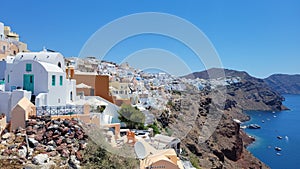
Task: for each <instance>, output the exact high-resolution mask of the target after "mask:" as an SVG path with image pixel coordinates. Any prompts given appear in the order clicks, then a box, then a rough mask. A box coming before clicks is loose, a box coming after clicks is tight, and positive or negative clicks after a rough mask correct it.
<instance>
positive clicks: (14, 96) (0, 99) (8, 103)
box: [0, 89, 31, 122]
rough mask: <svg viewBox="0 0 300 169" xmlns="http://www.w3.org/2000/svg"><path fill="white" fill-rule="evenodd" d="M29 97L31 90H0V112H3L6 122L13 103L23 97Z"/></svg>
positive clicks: (13, 105)
mask: <svg viewBox="0 0 300 169" xmlns="http://www.w3.org/2000/svg"><path fill="white" fill-rule="evenodd" d="M23 97H26V98H27V99H28V100H30V98H31V92H30V91H26V90H21V89H17V90H14V91H13V92H2V91H0V113H5V115H6V120H7V122H8V121H9V120H10V112H11V110H12V109H13V108H14V107H15V105H16V104H17V103H18V102H19V101H20V100H21V99H22V98H23Z"/></svg>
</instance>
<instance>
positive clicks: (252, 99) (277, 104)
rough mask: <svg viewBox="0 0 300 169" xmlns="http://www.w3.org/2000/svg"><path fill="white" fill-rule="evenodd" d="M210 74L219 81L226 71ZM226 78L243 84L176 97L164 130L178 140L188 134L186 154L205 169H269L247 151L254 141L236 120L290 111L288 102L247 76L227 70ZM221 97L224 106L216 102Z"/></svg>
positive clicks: (205, 75)
mask: <svg viewBox="0 0 300 169" xmlns="http://www.w3.org/2000/svg"><path fill="white" fill-rule="evenodd" d="M209 71H211V72H210V73H211V74H214V75H213V76H214V77H216V78H218V76H219V75H221V73H220V72H221V71H222V70H220V69H211V70H209ZM225 75H226V76H228V77H240V81H239V82H238V83H234V84H231V85H226V86H219V87H217V88H215V89H209V88H208V89H206V88H205V89H204V90H202V91H197V90H195V89H193V87H191V86H190V87H189V88H188V90H186V91H184V92H181V95H180V96H179V97H178V96H177V97H176V96H174V98H176V99H173V103H172V104H170V112H164V113H163V114H162V115H161V116H160V117H159V120H161V117H162V116H163V117H164V118H165V119H167V120H163V121H164V122H166V123H165V124H164V126H165V127H166V128H169V129H170V130H172V134H173V135H174V136H176V135H177V136H183V135H184V134H183V133H186V134H185V135H184V137H182V143H183V147H184V150H185V151H186V152H187V154H189V153H192V154H194V155H196V156H197V162H198V164H199V166H200V167H201V168H249V169H250V168H251V169H252V168H268V166H266V165H265V164H264V163H262V162H261V161H260V160H258V159H257V158H255V157H254V156H253V155H252V154H251V153H250V152H249V151H248V150H247V149H246V148H245V147H246V146H247V145H248V144H250V143H251V142H252V141H253V139H252V138H250V137H248V136H247V135H246V134H245V132H244V131H243V130H242V129H240V124H238V123H237V122H235V120H234V119H239V120H241V121H245V120H249V117H248V116H247V115H246V114H244V110H266V111H279V110H283V109H286V107H285V106H283V104H282V101H283V100H284V98H283V97H282V96H281V95H280V94H278V93H277V92H275V91H273V90H272V89H271V88H270V87H269V86H268V85H267V84H266V83H265V82H264V81H263V80H262V79H258V78H254V77H251V76H250V75H249V74H248V73H246V72H240V71H233V70H225ZM186 77H189V76H186ZM190 77H192V78H196V77H198V78H203V79H208V78H209V76H208V74H207V72H200V73H194V74H193V75H190ZM221 91H222V92H221ZM221 97H222V98H223V101H224V102H223V103H218V102H215V101H214V99H213V98H215V99H216V98H221ZM164 114H168V115H164ZM217 114H219V115H217ZM166 117H168V118H166ZM213 124H216V125H213ZM179 126H180V127H179ZM189 126H192V127H191V128H189ZM210 132H211V133H212V134H211V135H209V133H210ZM206 136H209V137H207V138H206ZM203 138H205V139H203Z"/></svg>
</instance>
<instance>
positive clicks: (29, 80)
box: [23, 74, 34, 94]
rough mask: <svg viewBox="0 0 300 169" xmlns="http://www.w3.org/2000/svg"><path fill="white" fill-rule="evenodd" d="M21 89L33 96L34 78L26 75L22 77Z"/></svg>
mask: <svg viewBox="0 0 300 169" xmlns="http://www.w3.org/2000/svg"><path fill="white" fill-rule="evenodd" d="M23 89H24V90H27V91H31V93H32V94H33V91H34V76H33V75H28V74H26V75H25V74H24V77H23Z"/></svg>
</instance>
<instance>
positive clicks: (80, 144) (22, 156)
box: [0, 117, 88, 168]
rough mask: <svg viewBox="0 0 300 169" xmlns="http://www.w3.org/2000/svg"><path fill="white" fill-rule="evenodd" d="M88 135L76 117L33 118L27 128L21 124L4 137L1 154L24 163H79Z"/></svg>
mask: <svg viewBox="0 0 300 169" xmlns="http://www.w3.org/2000/svg"><path fill="white" fill-rule="evenodd" d="M87 140H88V136H87V135H86V134H85V132H84V131H83V129H82V127H81V126H80V125H79V123H78V121H77V120H75V119H73V120H68V119H66V120H62V119H58V120H51V119H50V118H49V117H43V118H36V119H30V120H28V121H27V122H26V129H22V128H19V129H17V130H16V131H13V132H11V133H5V134H3V135H2V137H1V141H0V142H1V146H0V154H1V156H3V157H5V158H6V159H18V160H20V161H21V162H20V165H23V166H26V165H39V166H48V167H49V166H62V165H63V166H68V165H71V166H73V168H74V166H76V167H77V168H78V167H79V165H80V161H82V159H83V158H82V154H81V153H82V150H84V149H85V147H86V144H87Z"/></svg>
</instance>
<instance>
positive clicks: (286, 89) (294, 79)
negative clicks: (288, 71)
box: [264, 74, 300, 94]
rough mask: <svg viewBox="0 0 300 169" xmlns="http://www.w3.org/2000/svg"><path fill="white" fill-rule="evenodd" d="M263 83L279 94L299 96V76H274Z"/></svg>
mask: <svg viewBox="0 0 300 169" xmlns="http://www.w3.org/2000/svg"><path fill="white" fill-rule="evenodd" d="M264 81H265V82H266V83H267V84H268V85H269V86H270V87H271V88H272V89H273V90H275V91H277V92H278V93H280V94H300V75H285V74H274V75H271V76H269V77H268V78H266V79H264Z"/></svg>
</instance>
